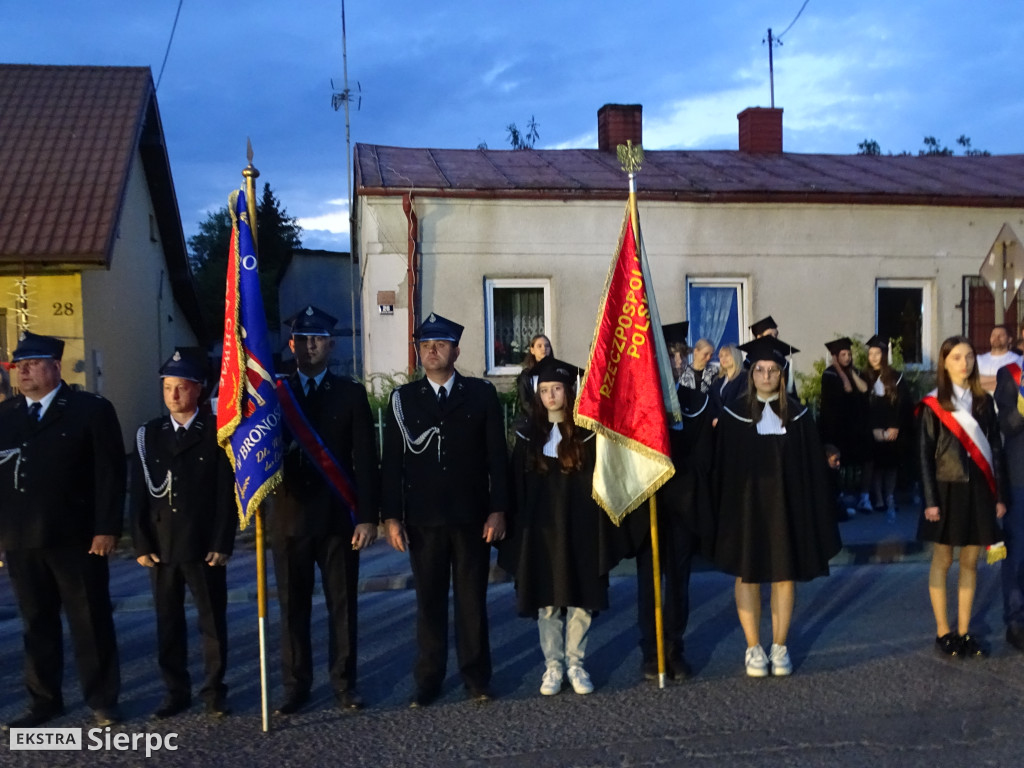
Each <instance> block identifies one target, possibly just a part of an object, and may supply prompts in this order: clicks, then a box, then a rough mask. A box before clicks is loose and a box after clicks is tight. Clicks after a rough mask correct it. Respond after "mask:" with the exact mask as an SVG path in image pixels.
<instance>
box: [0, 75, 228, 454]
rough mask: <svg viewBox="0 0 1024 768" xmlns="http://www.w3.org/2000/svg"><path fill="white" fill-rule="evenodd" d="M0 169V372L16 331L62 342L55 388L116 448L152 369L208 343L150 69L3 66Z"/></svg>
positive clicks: (150, 393)
mask: <svg viewBox="0 0 1024 768" xmlns="http://www.w3.org/2000/svg"><path fill="white" fill-rule="evenodd" d="M0 168H3V184H0V359H2V360H9V359H10V352H11V351H12V350H13V349H14V346H15V345H16V344H17V338H18V333H19V332H20V331H21V330H24V329H29V330H31V331H33V332H35V333H43V334H48V335H53V336H59V337H61V338H62V339H64V340H65V343H66V346H65V352H64V360H63V375H64V379H65V380H66V381H67V382H68V383H70V384H73V385H76V386H79V387H81V388H83V389H86V390H89V391H92V392H97V393H100V394H102V395H104V396H105V397H107V398H108V399H110V400H111V401H112V402H113V403H114V406H115V407H116V409H117V412H118V416H119V418H120V420H121V424H122V427H123V429H124V432H125V437H126V440H127V438H129V437H130V436H132V435H134V432H135V428H136V427H137V425H138V424H140V423H141V422H143V421H145V420H147V419H150V418H152V417H153V416H154V415H155V414H156V413H159V412H160V409H161V408H162V407H163V400H162V396H161V394H160V387H159V385H158V381H157V379H156V371H157V368H158V367H159V366H160V364H161V363H162V362H163V361H164V360H166V359H167V358H168V357H169V356H170V355H171V354H172V353H173V350H174V347H175V346H176V345H186V344H187V345H194V344H197V343H200V344H206V343H207V341H208V340H207V338H206V337H207V333H206V330H205V329H204V327H203V322H202V318H201V315H200V312H199V302H198V298H197V296H196V291H195V286H194V284H193V281H192V274H191V271H190V269H189V265H188V258H187V251H186V248H185V238H184V234H183V232H182V227H181V219H180V216H179V213H178V203H177V199H176V197H175V192H174V184H173V181H172V178H171V169H170V164H169V162H168V157H167V147H166V144H165V142H164V135H163V129H162V127H161V124H160V113H159V110H158V109H157V101H156V90H155V88H154V86H153V78H152V75H151V73H150V70H149V68H148V67H90V66H28V65H11V64H3V65H0ZM13 378H14V381H13V382H12V383H13V384H14V385H15V386H17V376H16V375H15V376H14V377H13ZM128 444H130V442H129V443H128Z"/></svg>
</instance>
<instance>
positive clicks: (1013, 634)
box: [1006, 626, 1024, 651]
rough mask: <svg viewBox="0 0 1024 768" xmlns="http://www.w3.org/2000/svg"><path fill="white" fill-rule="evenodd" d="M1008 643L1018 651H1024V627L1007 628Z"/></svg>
mask: <svg viewBox="0 0 1024 768" xmlns="http://www.w3.org/2000/svg"><path fill="white" fill-rule="evenodd" d="M1006 642H1008V643H1009V644H1010V645H1012V646H1013V647H1014V648H1016V649H1017V650H1018V651H1024V627H1015V626H1009V627H1007V628H1006Z"/></svg>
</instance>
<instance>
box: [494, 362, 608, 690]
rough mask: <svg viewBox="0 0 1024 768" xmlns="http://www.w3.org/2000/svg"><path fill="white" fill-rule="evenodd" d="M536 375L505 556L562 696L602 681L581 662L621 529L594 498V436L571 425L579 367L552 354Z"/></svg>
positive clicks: (548, 674) (516, 455) (544, 684)
mask: <svg viewBox="0 0 1024 768" xmlns="http://www.w3.org/2000/svg"><path fill="white" fill-rule="evenodd" d="M534 371H535V373H536V374H537V393H536V394H535V396H534V403H533V415H532V417H531V419H530V421H529V423H528V424H527V425H526V427H525V428H524V429H523V430H522V431H520V432H518V433H517V436H516V446H515V449H514V451H513V454H512V473H511V479H512V488H513V496H514V504H513V509H514V513H513V515H512V517H511V524H510V527H511V530H512V535H511V536H510V538H509V539H508V540H506V541H505V542H503V543H502V545H501V547H500V551H499V558H498V562H499V564H500V565H501V566H502V567H503V568H504V569H505V570H507V571H508V572H509V573H511V574H513V576H514V577H515V586H516V607H517V609H518V612H519V614H520V615H521V616H526V617H532V618H535V619H536V620H537V629H538V632H539V635H540V645H541V650H542V651H543V653H544V662H545V670H544V675H543V677H542V679H541V686H540V692H541V693H542V694H544V695H545V696H552V695H554V694H557V693H558V692H559V691H561V689H562V683H563V681H564V679H565V678H566V677H568V679H569V683H570V684H571V685H572V687H573V690H575V691H576V693H579V694H586V693H590V692H591V691H593V690H594V686H593V684H592V683H591V681H590V676H589V675H588V674H587V671H586V669H584V667H583V659H584V657H585V655H586V649H587V636H588V632H589V630H590V624H591V620H592V618H593V616H594V614H595V613H596V612H597V611H601V610H604V609H606V608H607V607H608V570H609V569H610V568H611V565H612V564H613V563H611V562H609V560H610V557H609V556H608V555H607V554H606V553H607V552H608V550H609V547H610V541H611V539H612V538H613V537H614V535H615V534H614V533H613V531H614V527H613V526H612V524H611V521H610V520H609V519H608V516H607V515H606V514H605V513H604V511H603V510H602V509H601V508H600V507H599V506H598V505H597V503H596V502H595V501H594V500H593V498H592V497H591V494H592V487H593V477H594V445H595V438H594V434H593V433H592V432H590V431H588V430H585V429H583V428H581V427H578V426H576V425H575V424H574V423H573V418H572V411H573V404H574V403H575V398H576V392H575V384H576V373H577V369H576V367H575V366H573V365H569V364H567V363H563V362H562V361H559V360H555V359H554V358H553V357H547V358H545V359H544V360H542V361H541V362H540V363H538V364H537V366H536V367H535V368H534Z"/></svg>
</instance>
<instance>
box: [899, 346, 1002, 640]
mask: <svg viewBox="0 0 1024 768" xmlns="http://www.w3.org/2000/svg"><path fill="white" fill-rule="evenodd" d="M937 384H938V386H937V388H936V389H935V390H933V391H932V392H930V393H929V394H928V395H926V396H925V398H924V399H923V400H922V401H921V405H920V409H919V416H918V426H919V447H920V468H921V486H922V490H923V492H924V512H923V515H922V518H921V521H920V524H919V525H918V529H917V538H918V539H920V540H921V541H931V542H934V549H933V550H932V567H931V571H930V573H929V575H928V593H929V595H930V597H931V603H932V610H933V611H934V613H935V626H936V638H935V645H936V649H937V650H938V651H939V653H942V654H944V655H947V656H957V657H967V658H970V657H978V656H984V655H985V650H984V649H983V648H982V646H981V644H980V643H979V642H978V641H977V639H976V638H975V637H974V636H972V635H971V634H970V627H969V624H970V619H971V608H972V606H973V604H974V592H975V588H976V585H977V578H978V576H977V567H978V557H979V556H980V555H981V552H982V551H983V550H984V548H985V547H986V546H987V545H989V544H993V543H995V542H997V541H999V540H1000V539H1001V538H1002V536H1001V534H1000V532H999V523H998V522H997V518H1001V517H1002V516H1003V515H1005V514H1006V505H1005V504H1004V500H1005V499H1006V498H1007V494H1006V491H1005V476H1004V472H1003V469H1002V461H1003V457H1002V442H1001V439H1000V433H999V424H998V422H997V421H996V412H995V406H994V404H993V402H992V397H991V396H990V395H989V394H988V393H987V392H985V390H983V389H982V388H981V382H980V380H979V377H978V368H977V366H976V365H975V355H974V347H972V346H971V342H970V341H969V340H968V339H966V338H964V337H963V336H953V337H950V338H948V339H946V340H945V341H944V342H942V346H941V347H940V348H939V365H938V382H937ZM954 547H959V548H960V577H959V583H958V589H957V626H956V628H955V630H954V629H951V628H950V625H949V618H948V615H947V598H946V577H947V574H948V572H949V567H950V565H952V563H953V548H954Z"/></svg>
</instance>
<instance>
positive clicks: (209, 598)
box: [150, 561, 228, 701]
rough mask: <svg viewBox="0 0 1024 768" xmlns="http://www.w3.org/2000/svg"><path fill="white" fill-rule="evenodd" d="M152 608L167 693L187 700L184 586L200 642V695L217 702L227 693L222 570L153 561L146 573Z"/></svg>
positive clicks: (197, 564) (224, 573)
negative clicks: (192, 605)
mask: <svg viewBox="0 0 1024 768" xmlns="http://www.w3.org/2000/svg"><path fill="white" fill-rule="evenodd" d="M150 582H151V584H152V586H153V602H154V604H155V605H156V636H157V662H158V663H159V665H160V673H161V674H162V675H163V678H164V683H165V684H166V685H167V691H168V693H169V694H170V695H171V696H172V697H174V698H175V699H178V700H185V699H190V698H192V680H191V678H190V677H189V674H188V639H187V629H188V627H187V624H186V622H185V585H186V584H187V585H188V588H189V591H190V592H191V593H192V599H193V601H194V602H195V606H196V612H197V614H198V619H199V635H200V637H201V638H202V641H203V665H204V668H205V671H206V678H205V680H204V681H203V687H202V688H200V689H199V695H200V696H201V697H202V698H203V700H204V701H219V700H222V699H223V698H224V696H225V695H226V694H227V690H228V689H227V686H225V685H224V671H225V670H226V668H227V662H228V626H227V618H226V612H227V602H228V590H227V569H226V568H225V567H224V566H209V565H207V564H206V563H204V562H201V561H200V562H191V563H174V564H165V563H158V564H157V565H155V566H154V567H153V568H151V569H150Z"/></svg>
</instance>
